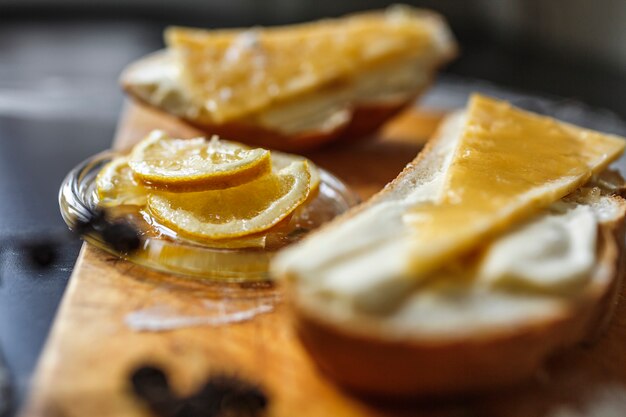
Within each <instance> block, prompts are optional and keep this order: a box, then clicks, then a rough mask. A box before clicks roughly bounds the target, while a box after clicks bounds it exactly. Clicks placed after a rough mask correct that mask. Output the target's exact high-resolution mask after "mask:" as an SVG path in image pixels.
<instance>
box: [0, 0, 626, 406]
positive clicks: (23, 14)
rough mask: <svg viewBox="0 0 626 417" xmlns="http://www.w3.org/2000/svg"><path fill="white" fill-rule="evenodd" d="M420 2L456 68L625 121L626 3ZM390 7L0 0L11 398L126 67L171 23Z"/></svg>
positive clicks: (2, 223)
mask: <svg viewBox="0 0 626 417" xmlns="http://www.w3.org/2000/svg"><path fill="white" fill-rule="evenodd" d="M411 3H414V4H417V5H422V6H426V7H431V8H434V9H436V10H439V11H441V12H442V13H443V14H445V15H446V16H447V17H448V18H449V20H450V23H451V26H452V27H453V29H454V32H455V34H456V35H457V37H458V39H459V42H460V45H461V50H462V55H461V56H460V57H459V59H458V60H457V61H456V62H455V63H453V64H452V65H451V66H449V67H448V68H447V69H446V70H445V73H446V74H448V76H450V75H452V76H454V77H453V78H454V79H456V80H458V79H461V80H464V79H467V80H468V81H469V80H472V79H484V80H489V81H491V82H494V83H496V84H499V85H501V86H505V87H509V88H513V89H517V90H520V91H525V92H529V93H538V94H541V95H551V96H555V97H565V98H574V99H577V100H580V101H582V102H585V103H587V104H589V105H591V106H593V107H597V108H602V109H608V110H609V111H612V112H614V113H616V114H618V115H620V116H622V117H626V47H624V45H626V25H624V24H623V22H624V21H626V2H624V1H621V0H604V1H594V2H590V1H583V0H569V1H566V0H555V1H549V2H547V1H541V0H498V1H486V0H483V1H480V0H476V1H458V0H456V1H454V0H449V1H444V0H440V1H415V2H411ZM386 4H387V2H383V1H355V0H351V1H320V0H318V1H305V0H302V1H297V0H272V1H260V0H256V1H253V0H249V1H244V0H237V1H234V0H233V1H229V2H221V1H208V0H205V1H192V0H187V1H177V2H168V1H148V0H143V1H141V0H133V1H126V2H115V1H112V0H110V1H104V0H100V1H93V2H81V1H44V0H40V1H33V0H31V1H17V0H16V1H6V0H0V352H1V353H3V355H4V357H5V360H6V362H7V363H8V367H9V369H10V371H11V374H12V376H13V382H14V387H15V389H14V391H15V394H16V395H15V401H14V403H15V404H17V403H19V402H20V401H21V400H22V399H23V396H24V395H25V393H26V392H27V387H28V382H29V378H30V375H31V372H32V370H33V368H34V366H35V364H36V360H37V357H38V355H39V353H40V351H41V348H42V346H43V343H44V341H45V339H46V336H47V334H48V330H49V327H50V324H51V321H52V319H53V317H54V314H55V311H56V308H57V306H58V302H59V300H60V298H61V296H62V293H63V290H64V288H65V285H66V283H67V280H68V278H69V276H70V273H71V270H72V267H73V265H74V261H75V259H76V256H77V254H78V251H79V249H80V242H79V241H78V240H76V239H75V238H72V237H69V235H67V234H66V227H65V225H64V223H63V222H62V220H61V217H60V215H59V212H58V206H57V191H58V188H59V185H60V183H61V181H62V179H63V177H64V176H65V174H66V173H67V172H68V171H69V170H70V169H71V168H72V167H73V166H74V165H76V164H77V163H78V162H80V161H81V160H82V159H84V158H86V157H87V156H89V155H92V154H94V153H96V152H99V151H101V150H103V149H105V148H107V147H108V146H109V144H110V142H111V140H112V137H113V135H114V131H115V124H116V120H117V117H118V115H119V112H120V109H121V107H122V104H123V96H122V94H121V92H120V90H119V88H118V86H117V76H118V74H119V73H120V71H121V69H122V68H123V67H124V66H125V65H126V64H128V63H129V62H131V61H132V60H134V59H136V58H139V57H141V56H142V55H144V54H146V53H148V52H150V51H153V50H156V49H159V48H161V47H162V41H161V32H162V29H163V28H164V27H165V26H166V25H168V24H184V25H194V26H202V27H223V26H249V25H255V24H278V23H291V22H298V21H303V20H307V19H312V18H319V17H324V16H334V15H340V14H342V13H346V12H349V11H354V10H361V9H367V8H375V7H383V6H385V5H386ZM590 5H591V6H590ZM444 77H445V75H444ZM40 241H51V242H53V243H54V247H55V249H56V255H57V256H56V258H55V259H54V260H53V262H52V263H51V264H50V265H48V266H46V267H38V266H36V265H35V264H33V262H32V261H31V259H30V258H31V253H32V251H30V250H28V249H27V247H28V246H29V244H31V243H32V242H40ZM0 356H1V355H0ZM0 362H1V361H0ZM0 379H1V378H0ZM0 395H1V393H0ZM0 403H1V401H0ZM15 404H14V408H15ZM1 408H2V406H1V405H0V409H1ZM0 414H1V411H0Z"/></svg>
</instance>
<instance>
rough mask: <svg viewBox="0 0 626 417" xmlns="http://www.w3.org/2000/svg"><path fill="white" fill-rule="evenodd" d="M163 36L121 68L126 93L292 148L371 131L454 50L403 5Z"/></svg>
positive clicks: (437, 25) (442, 28)
mask: <svg viewBox="0 0 626 417" xmlns="http://www.w3.org/2000/svg"><path fill="white" fill-rule="evenodd" d="M166 38H167V43H168V49H167V50H165V51H162V52H158V53H156V54H153V55H152V56H148V57H146V58H144V59H141V60H139V61H138V62H136V63H134V64H132V65H131V66H130V67H129V68H128V69H126V70H125V71H124V73H123V74H122V77H121V83H122V86H123V88H124V89H125V90H126V92H127V93H128V94H129V95H131V96H132V97H134V98H136V99H137V100H139V101H141V102H143V103H147V104H148V105H150V106H153V107H156V108H159V109H162V110H164V111H166V112H168V113H171V114H173V115H176V116H178V117H180V118H182V119H184V120H186V121H188V122H189V123H191V124H193V125H195V126H197V127H200V128H202V129H204V130H206V131H209V132H211V133H215V134H219V135H222V136H224V137H229V138H233V139H237V140H240V141H244V142H248V143H252V144H255V145H262V146H265V147H272V148H278V149H286V150H292V151H293V150H302V149H307V148H312V147H315V146H318V145H320V144H322V143H324V142H328V141H331V140H335V139H339V138H356V137H361V136H364V135H366V134H368V133H370V132H372V131H373V130H375V129H376V128H378V127H379V126H380V125H381V124H382V123H383V122H384V121H385V120H387V119H388V118H390V117H391V116H393V115H394V114H396V113H397V112H398V111H400V110H401V109H402V108H404V107H405V106H406V105H407V104H409V103H411V102H412V101H413V100H414V99H415V97H416V96H417V95H419V94H420V93H421V92H422V91H423V90H424V89H425V88H426V87H427V85H428V84H429V83H430V80H431V79H432V77H433V75H434V73H435V71H436V69H437V68H438V67H439V66H441V65H442V64H444V63H445V62H447V61H448V60H450V59H451V58H452V56H454V54H455V51H456V46H455V43H454V41H453V40H452V36H451V34H450V32H449V30H448V28H447V26H446V24H445V22H444V21H443V20H442V18H441V17H439V16H438V15H436V14H434V13H431V12H425V11H422V10H416V9H413V8H410V7H406V6H403V7H395V8H390V9H388V10H386V11H384V12H370V13H362V14H357V15H353V16H348V17H345V18H341V19H332V20H322V21H319V22H314V23H308V24H302V25H293V26H285V27H276V28H266V29H249V30H221V31H204V30H198V29H183V28H171V29H169V30H168V32H167V36H166ZM370 38H371V39H370ZM368 39H369V41H368ZM373 39H377V42H373V41H372V40H373ZM294 54H295V56H296V57H295V58H294ZM298 57H301V58H298ZM261 61H263V65H262V68H260V67H259V65H260V64H259V62H261ZM257 64H258V65H257Z"/></svg>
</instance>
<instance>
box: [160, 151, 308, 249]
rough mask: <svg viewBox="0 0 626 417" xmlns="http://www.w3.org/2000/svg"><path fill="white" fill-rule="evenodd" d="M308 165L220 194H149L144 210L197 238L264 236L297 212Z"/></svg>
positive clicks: (294, 165) (291, 167)
mask: <svg viewBox="0 0 626 417" xmlns="http://www.w3.org/2000/svg"><path fill="white" fill-rule="evenodd" d="M309 182H310V173H309V169H308V167H307V162H306V161H298V162H294V163H292V164H290V165H289V166H287V167H285V168H283V169H281V170H280V171H278V172H276V173H271V174H268V175H265V176H263V177H261V178H259V179H257V180H255V181H251V182H249V183H246V184H243V185H240V186H238V187H233V188H229V189H226V190H220V191H204V192H196V193H184V194H174V193H167V194H152V195H150V196H149V197H148V210H149V212H150V214H151V215H152V216H153V217H154V218H155V219H156V220H157V221H158V222H160V223H162V224H163V225H165V226H167V227H169V228H170V229H172V230H174V231H175V232H176V233H179V234H180V235H181V236H184V237H187V238H190V239H195V240H202V241H207V240H215V239H228V238H233V237H238V236H246V235H250V234H253V233H258V232H262V231H264V230H267V229H269V228H270V227H272V226H274V225H275V224H277V223H278V222H279V221H281V220H282V219H284V218H285V217H286V216H287V215H289V214H290V213H291V212H292V211H293V210H295V209H296V208H297V207H298V206H299V205H300V204H301V203H302V202H303V201H304V200H306V198H307V196H308V194H309Z"/></svg>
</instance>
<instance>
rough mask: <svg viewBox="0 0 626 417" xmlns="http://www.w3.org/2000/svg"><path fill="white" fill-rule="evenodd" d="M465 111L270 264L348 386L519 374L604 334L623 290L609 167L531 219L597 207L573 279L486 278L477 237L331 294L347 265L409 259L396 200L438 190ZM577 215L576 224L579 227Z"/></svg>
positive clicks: (615, 182)
mask: <svg viewBox="0 0 626 417" xmlns="http://www.w3.org/2000/svg"><path fill="white" fill-rule="evenodd" d="M463 118H464V115H463V113H457V114H454V115H452V116H450V117H448V119H447V120H446V121H445V122H444V123H443V124H442V126H441V127H440V129H439V131H438V133H437V134H436V135H435V137H434V138H433V139H432V140H431V142H430V143H429V144H428V145H427V147H426V148H425V149H424V150H423V151H422V152H421V153H420V155H418V157H417V158H416V159H415V160H414V161H413V162H412V163H410V164H409V165H408V166H407V167H406V169H405V170H404V171H403V172H402V173H401V174H400V175H399V176H398V177H397V179H395V180H394V181H393V182H392V183H390V184H389V185H388V186H387V187H386V188H385V189H384V190H382V191H381V192H380V193H379V194H377V195H376V196H374V197H373V198H372V199H371V200H370V201H369V202H367V203H365V204H363V205H361V206H359V207H357V208H355V209H354V210H353V211H351V212H348V213H346V214H345V215H343V216H341V217H340V218H338V219H336V220H335V221H333V222H331V223H329V224H327V225H326V226H324V227H322V229H320V230H319V231H317V232H314V233H313V234H312V235H310V236H309V237H307V238H306V239H305V240H304V241H303V242H301V243H300V244H298V245H296V246H295V247H290V248H287V249H286V250H285V251H284V252H283V253H281V254H279V255H278V257H277V258H276V259H275V261H274V262H273V264H272V271H273V274H274V276H275V277H277V278H282V279H283V280H284V281H286V286H287V290H288V294H289V300H290V305H291V307H292V308H291V310H292V312H293V319H294V324H295V329H296V331H297V334H298V335H299V337H300V339H301V340H302V343H303V345H304V347H305V348H306V349H307V351H308V352H309V353H310V354H311V356H312V357H313V359H314V360H315V361H316V362H317V364H318V365H319V367H320V368H321V369H322V370H323V371H324V372H325V373H326V374H328V375H329V376H331V377H332V378H333V379H334V380H336V381H337V382H339V383H340V384H342V385H345V386H346V387H348V388H351V389H353V390H356V391H359V392H362V393H367V394H373V395H384V396H408V395H450V394H459V393H468V392H475V391H482V390H487V389H493V388H496V387H501V386H505V385H509V384H513V383H516V382H518V381H520V380H523V379H525V378H528V377H530V376H531V375H532V374H533V373H534V372H536V371H537V369H538V368H539V367H540V366H541V365H542V364H543V363H544V362H545V360H546V359H547V358H548V357H549V356H550V355H551V354H553V353H554V352H555V351H557V350H558V349H560V348H563V347H566V346H570V345H572V344H576V343H580V342H583V341H585V340H590V339H593V338H594V337H597V335H598V333H599V331H600V330H601V329H602V328H603V327H604V326H605V325H606V323H607V321H608V320H609V318H610V316H611V312H612V310H613V307H614V306H615V304H616V302H617V295H618V289H619V288H620V285H621V275H622V268H623V266H622V265H623V258H624V256H623V252H624V251H623V241H624V218H625V217H626V200H624V199H622V198H621V197H620V196H619V195H618V194H619V193H620V191H621V190H622V188H623V186H624V180H623V179H621V177H619V176H618V175H615V174H614V173H612V172H607V173H606V174H602V175H601V176H600V177H599V178H596V179H593V180H592V181H591V182H590V183H589V184H587V185H586V186H585V187H583V188H581V189H579V190H578V191H576V192H575V193H573V194H572V195H570V196H568V197H566V198H564V199H563V200H562V201H560V202H556V203H555V204H553V206H551V208H550V209H549V210H548V212H543V213H541V214H539V215H537V216H535V218H534V219H532V221H537V222H539V224H540V225H543V224H544V223H541V222H542V221H544V220H545V218H547V217H549V216H550V215H551V214H552V213H553V212H554V211H559V210H562V209H563V205H566V206H567V207H568V210H569V209H572V210H574V209H581V208H584V209H585V210H588V211H590V212H593V216H595V218H596V219H597V237H596V236H594V238H596V240H595V243H596V244H595V259H594V261H593V262H592V264H591V265H589V267H588V268H587V269H585V270H584V273H583V275H584V276H580V275H579V276H574V278H575V279H574V280H572V281H566V283H567V285H565V286H554V285H551V284H550V283H545V286H544V285H543V283H541V282H540V283H539V287H537V286H536V285H535V284H533V285H529V284H528V283H526V284H521V285H520V284H519V282H518V283H515V282H513V283H512V282H507V281H506V280H505V281H503V282H501V283H500V284H499V285H490V284H489V283H488V282H486V281H485V280H484V279H483V277H482V276H481V275H480V274H479V273H478V271H477V269H476V268H475V267H472V268H473V269H470V268H469V267H468V265H473V266H475V265H476V263H477V262H478V261H476V259H477V258H478V257H479V255H480V254H483V253H484V248H480V249H479V250H478V251H477V253H474V254H471V255H470V256H469V257H468V258H467V259H462V260H459V261H455V262H454V263H452V264H451V265H450V266H449V268H446V269H444V270H443V271H441V272H440V273H437V274H434V275H433V276H432V277H431V278H430V279H429V280H427V281H426V282H421V283H419V284H410V281H407V280H393V279H390V280H387V281H385V285H382V286H378V287H377V288H375V290H374V291H370V292H369V293H368V296H367V297H361V298H359V299H357V300H350V301H348V300H346V299H342V298H341V297H334V296H329V294H328V288H327V287H324V285H325V284H324V280H325V279H327V278H328V277H329V276H331V275H332V277H335V278H336V277H341V276H342V274H343V276H346V274H347V273H348V272H347V271H350V273H352V274H354V276H353V278H354V279H355V280H358V279H359V278H362V277H364V276H366V275H374V274H376V273H377V272H380V273H385V274H389V275H390V276H392V275H393V274H394V273H395V272H399V271H400V270H401V264H400V261H399V259H400V258H402V257H403V256H410V253H409V254H407V253H405V252H402V251H403V250H404V249H403V248H404V247H405V246H406V245H404V244H403V240H404V239H406V238H407V237H406V232H405V230H406V226H405V225H403V223H402V212H403V211H404V210H405V209H406V207H405V206H402V205H398V204H397V202H399V201H403V200H405V199H406V198H407V196H411V199H412V201H413V202H415V201H429V200H433V199H436V197H437V195H438V194H439V193H440V192H441V183H442V178H443V177H444V174H445V172H446V170H447V168H448V166H449V164H450V160H451V158H452V157H451V155H452V153H453V151H454V149H455V146H456V143H457V140H458V138H459V136H460V132H461V126H462V125H463ZM573 224H574V226H572V224H569V225H568V227H569V228H570V229H571V228H573V230H577V227H578V226H575V224H576V222H574V223H573ZM545 225H546V227H548V226H547V223H545ZM524 227H526V226H525V225H522V226H518V227H516V228H515V229H514V230H511V231H510V232H509V233H507V234H505V236H503V237H500V238H498V239H499V240H501V239H505V238H506V237H507V236H509V235H513V234H515V233H517V232H518V231H519V230H523V229H524ZM541 227H543V226H540V228H541ZM593 230H596V229H593ZM346 240H350V242H351V244H350V245H346V244H345V242H346ZM499 240H497V241H496V243H497V242H498V241H499ZM529 245H530V246H532V245H538V243H537V242H534V241H531V242H529ZM548 252H549V251H548ZM480 256H485V255H480ZM555 256H556V255H555ZM547 258H548V260H549V259H550V256H547ZM537 259H538V262H539V265H540V266H542V265H541V262H542V260H541V259H542V258H541V257H539V258H537ZM557 259H558V258H557ZM566 259H567V258H566ZM294 263H296V264H297V265H298V268H296V269H295V270H294V269H293V268H291V266H292V265H294ZM348 265H349V268H348V267H347V266H348ZM544 266H545V265H544ZM329 271H330V272H329ZM365 271H367V273H365ZM531 281H532V280H531Z"/></svg>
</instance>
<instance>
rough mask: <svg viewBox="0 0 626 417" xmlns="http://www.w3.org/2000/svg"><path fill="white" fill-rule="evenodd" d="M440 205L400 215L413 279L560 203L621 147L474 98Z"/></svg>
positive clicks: (611, 139) (607, 138)
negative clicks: (410, 232) (406, 227)
mask: <svg viewBox="0 0 626 417" xmlns="http://www.w3.org/2000/svg"><path fill="white" fill-rule="evenodd" d="M466 117H467V119H466V124H465V127H464V131H463V133H462V135H461V138H460V142H459V144H458V145H457V149H456V151H455V154H454V156H453V159H452V163H451V165H450V168H449V170H448V173H447V175H446V178H445V179H444V185H443V190H442V191H443V194H442V196H441V201H440V202H439V204H430V205H422V206H418V207H415V208H413V209H412V210H411V211H410V212H408V213H407V214H406V215H405V221H406V222H407V223H408V224H410V225H412V226H413V227H414V231H415V234H414V238H413V241H412V245H413V248H412V251H413V254H414V256H413V257H412V260H411V261H412V264H411V271H412V274H413V276H423V274H424V273H426V272H430V271H432V270H433V269H434V268H436V267H439V266H441V265H442V263H443V262H445V260H446V259H450V258H451V257H453V256H454V255H458V254H459V253H460V252H462V251H464V250H471V249H472V248H474V247H477V246H478V245H480V244H481V243H486V241H487V240H488V239H489V238H491V237H494V235H495V234H497V233H498V232H500V231H502V230H505V229H506V228H507V227H509V226H510V225H511V224H513V223H515V222H518V221H521V220H523V219H525V218H527V217H529V216H531V215H532V214H533V213H535V212H536V211H537V210H538V209H540V208H542V207H546V206H547V205H549V204H551V203H552V202H554V201H556V200H559V199H560V198H562V197H564V196H565V195H567V194H569V193H571V192H572V191H574V190H575V189H576V188H578V187H580V186H581V185H582V184H584V183H585V182H586V181H587V180H588V179H589V178H590V177H591V176H592V175H593V174H595V173H598V172H600V171H602V170H603V169H604V168H606V166H607V165H608V164H609V163H610V162H611V161H614V160H615V159H616V158H617V157H618V156H619V155H620V154H621V153H622V151H623V150H624V145H625V141H624V140H623V139H621V138H618V137H616V136H611V135H603V134H600V133H597V132H593V131H590V130H586V129H582V128H579V127H576V126H573V125H569V124H566V123H562V122H559V121H556V120H554V119H552V118H549V117H543V116H539V115H536V114H532V113H528V112H526V111H522V110H519V109H516V108H514V107H512V106H511V105H509V104H508V103H505V102H501V101H498V100H493V99H489V98H486V97H482V96H478V95H476V96H474V97H473V98H472V99H471V102H470V105H469V109H468V111H467V115H466Z"/></svg>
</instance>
